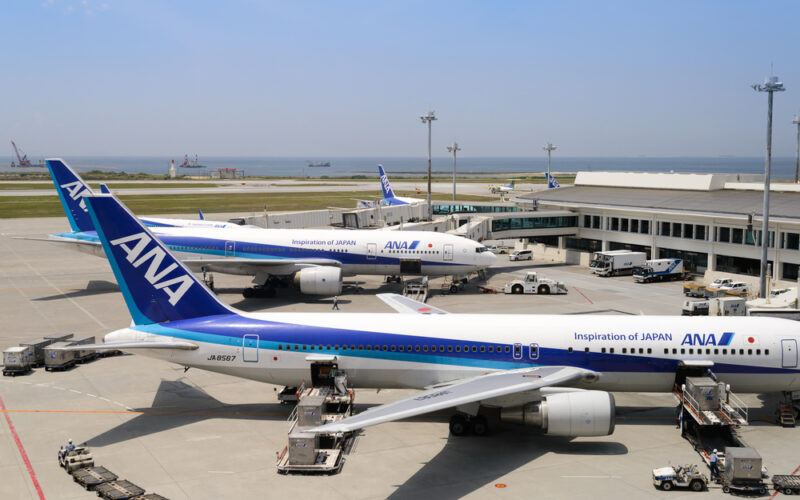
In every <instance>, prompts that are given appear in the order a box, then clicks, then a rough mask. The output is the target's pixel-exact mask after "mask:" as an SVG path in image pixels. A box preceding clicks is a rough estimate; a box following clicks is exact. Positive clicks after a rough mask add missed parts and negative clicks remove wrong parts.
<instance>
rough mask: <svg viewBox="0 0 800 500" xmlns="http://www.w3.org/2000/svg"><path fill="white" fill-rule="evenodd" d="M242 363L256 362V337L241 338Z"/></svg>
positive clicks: (246, 336)
mask: <svg viewBox="0 0 800 500" xmlns="http://www.w3.org/2000/svg"><path fill="white" fill-rule="evenodd" d="M242 361H246V362H249V363H257V362H258V335H245V336H244V337H243V338H242Z"/></svg>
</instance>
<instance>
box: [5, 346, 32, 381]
mask: <svg viewBox="0 0 800 500" xmlns="http://www.w3.org/2000/svg"><path fill="white" fill-rule="evenodd" d="M33 362H34V356H33V347H31V346H17V347H9V348H8V349H6V350H5V351H3V375H11V376H12V377H13V376H16V375H18V374H20V373H28V372H29V371H31V365H33Z"/></svg>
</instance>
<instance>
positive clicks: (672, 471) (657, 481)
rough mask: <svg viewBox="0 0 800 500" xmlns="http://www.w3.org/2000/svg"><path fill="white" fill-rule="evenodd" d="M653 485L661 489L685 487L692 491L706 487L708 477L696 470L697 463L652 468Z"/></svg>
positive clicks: (668, 489)
mask: <svg viewBox="0 0 800 500" xmlns="http://www.w3.org/2000/svg"><path fill="white" fill-rule="evenodd" d="M653 485H654V486H655V487H656V488H658V489H661V490H664V491H670V490H672V489H673V488H685V489H690V490H692V491H705V490H707V489H708V477H707V476H706V475H705V474H703V473H701V472H699V471H698V470H697V465H695V464H691V465H678V466H669V467H661V468H659V469H653Z"/></svg>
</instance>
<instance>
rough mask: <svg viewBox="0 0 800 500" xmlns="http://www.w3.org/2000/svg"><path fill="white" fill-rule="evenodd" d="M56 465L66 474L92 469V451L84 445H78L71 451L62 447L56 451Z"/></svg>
mask: <svg viewBox="0 0 800 500" xmlns="http://www.w3.org/2000/svg"><path fill="white" fill-rule="evenodd" d="M58 465H60V466H61V467H63V468H64V469H66V471H67V472H69V473H72V471H76V470H78V469H83V468H84V467H94V458H93V457H92V451H91V450H90V449H89V447H88V446H86V443H84V444H82V445H78V446H76V447H75V449H74V450H72V451H67V449H66V448H65V447H64V446H62V447H61V448H60V449H59V450H58Z"/></svg>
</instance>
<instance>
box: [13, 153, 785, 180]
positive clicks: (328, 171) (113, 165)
mask: <svg viewBox="0 0 800 500" xmlns="http://www.w3.org/2000/svg"><path fill="white" fill-rule="evenodd" d="M170 159H171V158H168V157H163V156H140V157H126V156H108V157H101V156H75V157H67V158H65V160H66V161H67V162H69V164H70V165H72V166H73V167H75V168H76V169H77V170H79V171H88V170H92V169H94V168H101V169H103V170H113V171H124V172H127V173H149V174H160V173H164V174H166V173H167V171H168V169H169V161H170ZM11 160H12V159H11V157H10V156H7V157H1V156H0V165H2V167H0V172H10V171H19V170H20V169H11V168H9V165H10V163H11ZM181 161H183V158H182V157H181V158H175V162H176V164H180V162H181ZM309 161H330V162H331V167H330V168H324V167H323V168H320V167H313V168H312V167H308V162H309ZM199 163H200V164H201V165H206V166H208V167H209V169H210V170H212V171H213V170H216V169H217V168H236V169H238V170H243V171H244V172H245V174H246V175H265V176H290V175H291V176H301V175H307V176H314V177H318V176H322V175H327V176H330V177H335V176H350V175H367V176H377V165H378V164H379V163H381V164H383V166H384V167H385V168H386V171H387V173H388V174H389V176H390V177H401V176H403V175H415V174H416V175H418V174H419V173H423V172H425V171H426V169H427V159H426V158H364V157H354V158H334V157H331V158H314V157H309V158H279V157H260V158H257V157H253V158H248V157H224V156H214V157H212V156H209V157H201V158H200V162H199ZM794 163H795V159H794V158H786V157H783V158H773V159H772V177H773V179H790V178H793V177H794ZM452 168H453V160H452V158H448V157H438V158H434V159H433V161H432V169H433V171H434V172H435V173H437V174H440V175H449V174H451V173H452V171H453V170H452ZM551 168H552V170H553V171H554V172H578V171H582V170H590V171H606V170H612V171H638V172H670V171H674V172H696V173H748V174H759V173H763V172H764V158H763V157H754V158H744V157H716V158H680V157H676V158H650V157H640V158H569V157H564V158H562V157H558V156H554V157H553V159H552V162H551ZM457 169H458V172H459V173H462V174H475V175H479V174H481V173H483V174H492V173H515V174H525V173H541V172H543V171H545V170H546V169H547V159H546V158H543V157H536V158H491V157H486V158H470V157H464V158H459V159H458V164H457ZM37 170H38V169H37ZM178 172H179V173H183V174H191V173H202V172H204V170H203V169H185V168H178Z"/></svg>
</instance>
